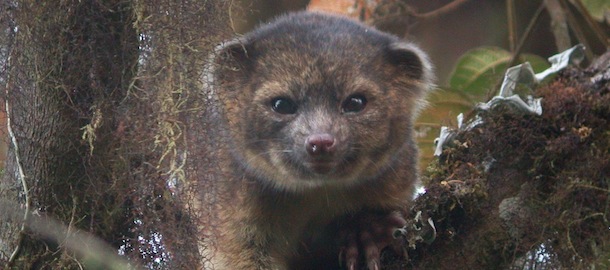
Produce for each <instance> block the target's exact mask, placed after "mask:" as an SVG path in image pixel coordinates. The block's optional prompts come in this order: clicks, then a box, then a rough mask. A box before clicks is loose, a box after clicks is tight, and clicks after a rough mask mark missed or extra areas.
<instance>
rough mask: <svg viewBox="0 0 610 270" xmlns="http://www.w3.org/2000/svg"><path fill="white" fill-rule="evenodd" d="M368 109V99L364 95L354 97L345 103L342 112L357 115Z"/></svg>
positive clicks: (350, 97)
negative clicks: (365, 108)
mask: <svg viewBox="0 0 610 270" xmlns="http://www.w3.org/2000/svg"><path fill="white" fill-rule="evenodd" d="M364 107H366V98H365V97H364V96H363V95H352V96H349V97H348V98H347V99H345V100H344V101H343V104H341V110H342V111H343V112H344V113H357V112H360V111H362V110H364Z"/></svg>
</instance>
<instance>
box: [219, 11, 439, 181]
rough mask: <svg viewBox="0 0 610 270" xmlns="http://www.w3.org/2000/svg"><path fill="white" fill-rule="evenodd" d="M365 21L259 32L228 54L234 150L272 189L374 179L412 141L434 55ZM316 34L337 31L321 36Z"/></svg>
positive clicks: (223, 85)
mask: <svg viewBox="0 0 610 270" xmlns="http://www.w3.org/2000/svg"><path fill="white" fill-rule="evenodd" d="M335 23H341V24H349V25H348V26H349V27H351V28H354V26H353V25H351V24H354V23H352V22H349V21H343V20H341V21H338V22H335ZM280 26H281V25H280ZM357 26H358V27H356V28H355V29H356V30H362V31H361V32H358V33H356V34H353V36H350V35H352V33H350V32H349V31H347V30H346V31H347V32H346V33H335V32H336V31H335V32H329V31H324V29H322V30H320V29H315V28H314V27H313V26H310V27H307V26H305V29H303V31H301V32H300V33H299V34H294V35H292V36H286V35H283V36H271V37H269V36H265V35H263V34H264V33H258V35H262V36H264V38H261V37H259V38H258V39H257V36H256V35H257V34H256V33H255V34H254V35H253V37H252V40H250V41H246V42H244V43H235V44H229V45H228V46H225V48H223V51H221V53H223V52H224V53H225V57H229V58H230V59H229V60H228V63H232V65H231V64H229V66H232V67H231V68H224V69H223V70H220V71H218V72H217V80H218V82H219V86H220V87H219V90H218V94H219V97H220V99H221V100H222V101H223V102H224V106H225V108H224V109H225V114H226V117H227V120H228V122H229V125H230V131H231V134H232V140H233V141H232V143H233V144H234V146H233V148H234V151H233V152H234V154H235V156H236V157H237V158H238V160H239V161H240V162H241V163H242V164H243V165H244V167H245V168H246V170H247V171H249V172H250V173H252V174H253V175H255V176H258V178H259V179H261V180H263V181H267V183H268V184H269V185H270V186H273V187H275V188H277V189H281V190H292V191H299V190H303V189H307V188H314V187H320V186H349V185H353V184H356V183H359V182H361V181H366V180H368V179H373V178H374V177H375V176H376V175H378V174H380V173H381V172H383V171H386V170H388V169H390V170H391V165H392V163H393V161H394V160H393V158H394V157H395V155H396V153H397V152H398V151H400V150H401V149H402V147H403V146H404V145H405V144H407V143H412V142H411V141H410V140H411V119H412V114H413V113H414V110H415V109H416V108H415V107H417V104H418V103H419V97H420V96H421V93H422V92H423V89H422V88H423V87H422V85H423V84H424V83H427V82H426V81H425V80H426V79H425V78H423V75H422V74H423V73H424V72H425V70H424V69H425V67H422V63H425V62H424V61H425V60H424V59H422V58H420V56H419V54H420V52H419V51H413V50H412V49H414V48H413V47H410V45H408V44H402V43H399V44H398V45H399V46H396V44H393V43H392V42H393V40H390V39H389V38H388V37H386V36H383V35H380V33H379V32H371V33H369V32H368V31H374V30H370V29H368V28H364V27H362V26H360V25H357ZM335 27H336V26H335ZM351 28H350V29H349V30H350V31H354V29H351ZM308 31H309V32H312V31H313V32H316V33H315V34H316V35H318V36H320V35H321V34H322V35H329V37H327V38H322V39H319V40H314V41H311V36H309V37H308V36H307V35H308V34H311V33H308ZM276 32H277V31H276ZM337 35H339V36H338V37H337ZM368 35H370V37H368ZM299 39H303V40H299ZM400 45H402V46H400ZM348 49H349V50H348ZM223 59H227V58H223ZM225 63H227V62H225ZM413 154H416V153H413Z"/></svg>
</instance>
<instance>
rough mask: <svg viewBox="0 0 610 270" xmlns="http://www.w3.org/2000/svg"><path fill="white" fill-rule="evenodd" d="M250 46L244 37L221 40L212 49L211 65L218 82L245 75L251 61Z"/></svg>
mask: <svg viewBox="0 0 610 270" xmlns="http://www.w3.org/2000/svg"><path fill="white" fill-rule="evenodd" d="M251 49H252V46H250V44H249V43H248V42H247V41H246V40H244V39H240V38H237V39H233V40H230V41H227V42H223V43H222V44H220V45H218V46H217V47H216V48H215V49H214V54H213V55H212V61H211V63H212V65H213V69H214V74H215V77H216V78H215V79H216V80H220V82H226V81H231V80H234V79H235V78H238V77H243V76H246V75H247V73H248V71H249V70H250V69H251V64H252V62H253V59H252V58H253V54H252V50H251Z"/></svg>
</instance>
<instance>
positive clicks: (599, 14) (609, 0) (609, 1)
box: [582, 0, 610, 22]
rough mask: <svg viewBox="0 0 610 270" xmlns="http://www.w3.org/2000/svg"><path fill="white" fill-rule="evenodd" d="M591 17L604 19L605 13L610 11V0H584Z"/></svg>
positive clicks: (583, 2) (598, 19)
mask: <svg viewBox="0 0 610 270" xmlns="http://www.w3.org/2000/svg"><path fill="white" fill-rule="evenodd" d="M582 4H583V5H584V6H585V8H586V9H587V11H589V14H591V17H593V18H594V19H596V20H597V21H599V22H602V21H604V14H605V13H610V0H582Z"/></svg>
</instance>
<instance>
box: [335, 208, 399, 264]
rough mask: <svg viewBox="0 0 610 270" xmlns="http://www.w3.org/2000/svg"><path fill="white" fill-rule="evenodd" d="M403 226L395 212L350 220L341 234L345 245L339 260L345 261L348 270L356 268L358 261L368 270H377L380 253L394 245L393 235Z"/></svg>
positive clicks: (359, 216)
mask: <svg viewBox="0 0 610 270" xmlns="http://www.w3.org/2000/svg"><path fill="white" fill-rule="evenodd" d="M405 224H406V221H405V219H404V218H403V217H402V215H401V214H400V213H398V212H391V213H385V214H378V213H364V214H359V215H357V216H355V217H353V218H351V219H349V220H348V222H347V223H346V224H345V226H344V229H343V230H342V231H341V232H342V235H341V236H342V237H343V239H344V242H343V244H342V247H341V252H340V253H339V261H340V262H345V264H344V265H345V267H346V268H347V269H348V270H355V269H357V266H358V265H359V264H358V263H359V260H364V261H365V262H366V266H367V267H368V269H369V270H378V269H380V259H379V258H380V254H381V251H382V250H383V249H384V248H386V247H388V246H390V245H391V244H392V243H395V241H396V239H395V238H394V232H395V231H396V230H397V229H399V228H402V227H404V226H405ZM342 265H343V264H342Z"/></svg>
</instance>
